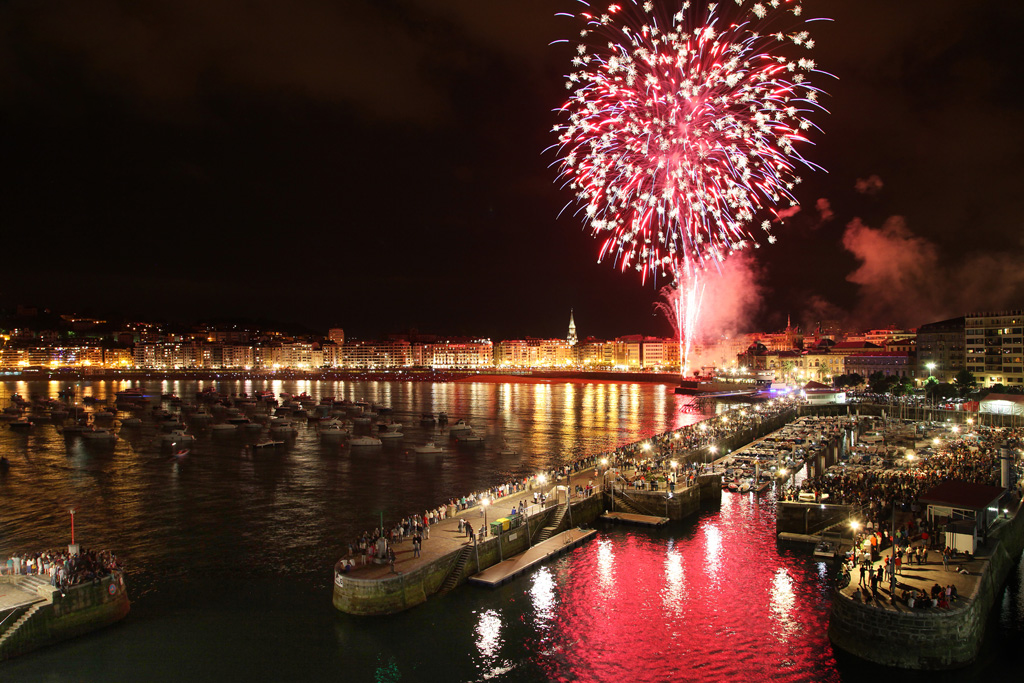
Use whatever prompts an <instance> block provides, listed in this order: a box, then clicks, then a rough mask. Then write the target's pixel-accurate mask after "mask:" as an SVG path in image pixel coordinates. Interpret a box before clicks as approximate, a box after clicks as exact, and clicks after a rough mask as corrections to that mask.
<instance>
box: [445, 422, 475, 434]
mask: <svg viewBox="0 0 1024 683" xmlns="http://www.w3.org/2000/svg"><path fill="white" fill-rule="evenodd" d="M448 431H449V432H450V433H452V434H457V433H459V432H471V431H473V428H472V427H470V426H469V423H468V422H466V421H465V420H459V421H458V422H456V423H455V424H453V425H452V426H451V427H449V428H448Z"/></svg>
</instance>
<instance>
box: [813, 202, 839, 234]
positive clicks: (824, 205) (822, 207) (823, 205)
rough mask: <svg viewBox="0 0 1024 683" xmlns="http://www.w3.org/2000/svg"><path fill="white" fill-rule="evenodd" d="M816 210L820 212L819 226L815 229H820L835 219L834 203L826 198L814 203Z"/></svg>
mask: <svg viewBox="0 0 1024 683" xmlns="http://www.w3.org/2000/svg"><path fill="white" fill-rule="evenodd" d="M814 208H815V209H816V210H817V211H818V225H817V226H815V227H819V228H820V227H821V226H822V225H824V224H825V223H828V222H829V221H830V220H832V219H833V218H834V217H835V214H834V213H833V212H832V202H830V201H829V200H828V199H826V198H825V197H822V198H820V199H819V200H818V201H816V202H815V203H814Z"/></svg>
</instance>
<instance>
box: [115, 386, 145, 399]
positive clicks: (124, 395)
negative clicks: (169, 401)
mask: <svg viewBox="0 0 1024 683" xmlns="http://www.w3.org/2000/svg"><path fill="white" fill-rule="evenodd" d="M114 398H115V399H117V400H118V401H137V400H138V399H140V398H146V396H145V394H143V393H142V392H141V391H139V390H138V389H124V390H123V391H118V392H117V393H115V394H114Z"/></svg>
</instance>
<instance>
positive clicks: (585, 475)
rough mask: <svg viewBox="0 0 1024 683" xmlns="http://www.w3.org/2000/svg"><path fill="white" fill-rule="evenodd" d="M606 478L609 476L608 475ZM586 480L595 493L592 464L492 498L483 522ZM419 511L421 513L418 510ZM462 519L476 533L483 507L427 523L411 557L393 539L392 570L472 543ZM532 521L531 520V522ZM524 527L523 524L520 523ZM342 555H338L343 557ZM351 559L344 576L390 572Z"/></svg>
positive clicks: (408, 548)
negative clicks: (537, 485)
mask: <svg viewBox="0 0 1024 683" xmlns="http://www.w3.org/2000/svg"><path fill="white" fill-rule="evenodd" d="M608 479H609V482H610V481H611V476H610V475H609V478H608ZM588 483H592V484H593V485H594V487H595V495H599V493H600V490H601V483H602V482H601V478H600V477H598V476H597V474H596V471H595V468H590V469H588V470H583V471H581V472H576V473H574V474H573V475H572V476H571V477H570V478H569V480H568V482H567V481H566V479H564V478H563V479H560V480H558V481H555V482H545V483H544V485H543V488H535V489H530V490H527V491H521V492H519V493H515V494H512V495H509V496H505V497H504V498H495V499H494V500H493V502H492V503H491V504H490V505H488V506H487V516H486V519H487V522H488V524H489V523H490V522H493V521H494V520H497V519H501V518H502V517H508V516H509V513H510V512H511V511H512V507H513V506H516V507H517V508H518V506H519V503H520V501H523V502H524V503H525V505H526V506H527V509H526V513H527V514H535V513H537V512H539V511H540V509H541V507H540V505H536V506H534V505H533V493H534V491H537V492H538V493H547V494H548V504H547V506H546V507H548V508H550V507H553V506H554V505H555V501H556V496H555V487H556V486H568V487H569V493H570V494H572V492H573V489H574V488H575V487H576V485H580V486H586V485H587V484H588ZM577 500H580V499H579V498H578V497H574V498H573V501H577ZM421 514H422V513H421ZM460 519H465V520H466V521H467V522H469V523H470V524H472V525H473V531H474V533H478V532H479V530H480V527H481V526H482V525H483V524H484V519H485V518H484V512H483V507H482V506H480V505H475V506H473V507H471V508H468V509H466V510H461V511H459V512H457V513H456V514H455V516H454V517H449V518H448V519H443V520H441V521H440V522H438V523H436V524H434V525H432V526H431V527H430V537H429V538H427V536H426V533H424V536H423V545H422V548H421V549H420V556H419V557H415V556H414V553H413V549H412V540H411V539H410V538H408V537H406V540H404V541H401V542H399V543H393V544H392V546H391V547H392V549H393V550H394V551H395V571H396V572H399V573H401V572H409V571H413V570H415V569H419V568H420V567H422V566H424V565H426V564H429V563H430V562H433V561H434V560H437V559H439V558H441V557H444V556H445V555H447V554H449V553H451V552H454V551H456V550H458V549H459V548H461V547H462V546H463V545H466V544H468V543H472V542H473V541H472V539H471V538H469V537H467V536H466V534H465V533H464V532H463V533H461V534H460V533H459V520H460ZM568 519H569V517H568V515H566V521H567V522H568ZM532 524H533V522H531V525H532ZM523 528H524V529H525V525H524V527H523ZM530 531H531V532H533V533H536V532H537V531H538V529H535V528H533V526H531V527H530ZM346 557H347V556H346ZM346 557H342V558H341V559H342V560H345V559H346ZM351 559H352V562H353V563H354V565H355V567H354V569H353V570H352V571H350V572H349V573H348V576H351V577H353V578H357V579H383V578H387V577H388V576H391V575H392V574H391V567H390V565H389V564H388V563H386V562H385V563H384V564H374V563H373V562H372V560H370V561H369V562H370V563H369V564H367V565H365V566H363V565H360V564H359V562H360V559H359V557H358V556H353V557H352V558H351Z"/></svg>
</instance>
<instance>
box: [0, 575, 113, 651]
mask: <svg viewBox="0 0 1024 683" xmlns="http://www.w3.org/2000/svg"><path fill="white" fill-rule="evenodd" d="M111 586H113V587H114V588H113V589H112V591H113V592H111ZM130 608H131V603H130V602H129V600H128V590H127V587H126V585H125V583H124V579H123V574H122V573H121V572H114V573H113V574H111V575H110V576H108V577H105V578H103V579H101V580H100V581H99V582H97V583H95V584H94V583H85V584H79V585H77V586H72V587H71V588H69V589H68V590H67V591H66V593H65V594H64V595H63V596H61V594H60V593H59V592H58V593H54V596H53V602H52V603H50V604H44V605H43V606H42V607H41V608H40V609H39V610H37V611H36V612H35V613H34V614H33V615H32V616H31V618H29V620H28V621H26V622H25V623H23V624H22V625H21V626H20V627H19V628H18V629H17V630H16V631H14V632H13V633H11V634H10V637H8V638H6V639H5V640H4V641H3V642H2V643H0V660H3V659H7V658H9V657H14V656H16V655H21V654H25V653H26V652H31V651H32V650H35V649H37V648H40V647H43V646H45V645H52V644H53V643H58V642H60V641H62V640H67V639H69V638H75V637H77V636H80V635H83V634H85V633H89V632H90V631H94V630H96V629H98V628H101V627H103V626H109V625H110V624H113V623H114V622H116V621H118V620H120V619H123V618H124V617H125V616H127V615H128V611H129V609H130Z"/></svg>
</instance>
